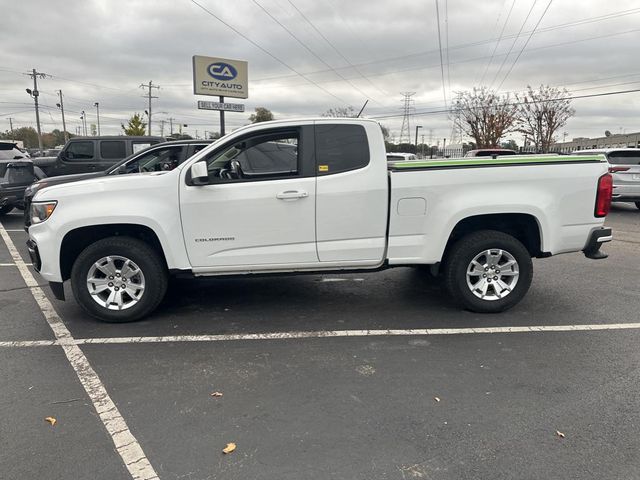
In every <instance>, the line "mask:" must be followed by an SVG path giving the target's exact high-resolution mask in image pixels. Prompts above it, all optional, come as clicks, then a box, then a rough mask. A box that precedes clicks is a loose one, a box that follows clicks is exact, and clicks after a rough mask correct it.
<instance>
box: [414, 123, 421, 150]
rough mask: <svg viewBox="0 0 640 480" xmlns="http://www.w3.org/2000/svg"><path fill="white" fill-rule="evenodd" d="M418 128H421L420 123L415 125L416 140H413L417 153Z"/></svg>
mask: <svg viewBox="0 0 640 480" xmlns="http://www.w3.org/2000/svg"><path fill="white" fill-rule="evenodd" d="M419 128H422V125H416V142H415V145H416V153H418V129H419Z"/></svg>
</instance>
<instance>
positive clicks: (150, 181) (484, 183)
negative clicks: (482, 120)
mask: <svg viewBox="0 0 640 480" xmlns="http://www.w3.org/2000/svg"><path fill="white" fill-rule="evenodd" d="M610 202H611V175H610V174H609V173H608V165H607V163H606V161H605V159H604V157H603V156H601V155H593V156H586V155H585V156H576V157H572V156H543V157H537V156H511V157H509V158H508V159H501V158H498V159H491V158H486V157H484V158H467V159H456V160H436V161H408V162H397V163H395V164H394V165H393V167H391V168H388V167H387V161H386V152H385V146H384V140H383V137H382V131H381V129H380V126H379V125H378V124H377V123H376V122H374V121H372V120H364V119H326V118H322V119H309V120H290V121H275V122H264V123H257V124H252V125H249V126H246V127H243V128H240V129H238V130H236V131H234V132H233V133H231V134H229V135H227V136H225V137H222V138H221V139H219V140H217V141H216V142H214V143H213V144H211V145H210V146H208V147H207V148H205V149H203V150H201V151H200V152H199V153H197V154H196V155H194V156H193V157H191V158H190V159H189V160H187V161H186V162H184V163H182V164H181V165H179V166H177V167H176V168H175V169H173V170H170V171H159V172H150V173H137V174H131V175H119V176H115V177H112V176H105V177H100V178H95V179H90V180H83V181H80V182H74V183H67V184H62V185H54V186H50V187H46V188H44V189H42V190H40V191H38V193H36V195H35V197H34V200H33V203H32V204H31V212H30V214H31V226H30V227H29V241H28V248H29V252H30V254H31V258H32V260H33V265H34V266H35V267H36V269H37V270H38V271H39V272H40V275H41V276H42V277H43V278H44V279H45V280H47V281H49V282H50V285H51V288H52V290H53V292H54V294H55V295H56V296H57V297H58V298H60V299H64V289H63V283H62V282H64V281H65V280H68V279H70V280H71V287H72V290H73V293H74V296H75V298H76V300H77V302H78V303H79V304H80V305H81V306H82V307H83V308H84V309H85V310H86V311H87V312H88V313H89V314H91V315H93V316H95V317H97V318H99V319H101V320H104V321H110V322H124V321H131V320H136V319H138V318H141V317H143V316H145V315H147V314H149V313H150V312H152V311H153V310H154V309H155V308H156V307H157V306H158V305H159V303H160V301H161V300H162V298H163V296H164V295H165V292H166V289H167V281H168V277H169V276H170V275H179V274H182V275H190V276H211V275H247V274H266V273H269V274H280V273H287V274H291V273H298V272H330V271H353V270H361V271H363V272H366V271H370V272H373V271H377V270H380V269H383V268H390V267H396V266H405V265H431V266H432V270H433V272H434V273H436V272H437V271H440V272H441V273H442V276H441V278H442V281H443V283H444V284H445V286H446V288H447V290H448V291H449V293H450V294H451V295H452V297H453V298H454V299H455V300H456V301H457V302H458V303H459V304H460V305H461V306H463V307H465V308H467V309H470V310H473V311H476V312H500V311H503V310H506V309H508V308H510V307H512V306H514V305H515V304H517V303H518V302H519V301H520V300H521V299H522V298H523V297H524V295H525V294H526V292H527V290H528V289H529V286H530V284H531V281H532V277H533V263H532V257H539V258H543V257H548V256H551V255H556V254H560V253H566V252H576V251H583V252H584V253H585V255H586V256H587V257H589V258H603V257H605V255H604V254H602V253H601V252H600V251H599V248H600V245H601V244H602V243H604V242H608V241H610V240H611V238H612V234H611V229H609V228H604V227H603V223H604V217H605V216H606V214H607V213H608V209H609V206H610Z"/></svg>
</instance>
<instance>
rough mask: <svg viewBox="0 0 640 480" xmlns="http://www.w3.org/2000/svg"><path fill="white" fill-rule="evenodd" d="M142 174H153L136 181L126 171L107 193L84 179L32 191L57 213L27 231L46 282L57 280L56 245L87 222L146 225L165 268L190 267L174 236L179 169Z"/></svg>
mask: <svg viewBox="0 0 640 480" xmlns="http://www.w3.org/2000/svg"><path fill="white" fill-rule="evenodd" d="M174 172H175V173H174ZM144 175H149V176H152V177H153V181H149V182H139V181H137V178H138V177H139V175H129V176H127V177H128V178H127V179H126V180H125V179H124V178H123V179H122V181H121V182H118V188H117V190H114V189H113V188H114V183H111V185H110V188H109V191H107V190H106V189H105V188H104V186H103V183H102V182H100V181H96V180H89V181H81V182H77V183H73V184H64V185H60V186H59V187H57V186H52V187H49V188H47V189H44V190H43V191H42V192H39V193H38V194H37V195H36V201H46V200H57V201H58V206H57V207H56V210H58V211H56V212H54V215H52V216H51V218H50V219H49V220H47V222H45V223H43V224H39V225H32V226H31V227H30V229H29V232H30V234H33V235H35V236H37V238H38V248H39V250H40V256H41V258H42V262H43V263H42V271H41V274H42V276H43V277H44V278H45V279H46V280H48V281H51V282H60V281H62V275H61V269H60V249H61V245H62V241H63V239H64V237H65V236H66V235H67V234H68V233H69V232H71V231H73V230H75V229H78V228H84V227H90V226H92V225H109V224H131V225H142V226H145V227H148V228H150V229H151V230H152V231H153V232H154V233H155V234H156V236H157V237H158V241H159V242H160V245H161V247H162V250H163V253H164V255H165V259H166V262H167V266H168V267H169V268H172V269H189V268H190V265H189V263H188V260H187V257H186V252H185V248H184V241H183V238H182V235H177V234H176V232H181V225H180V213H179V208H178V192H177V182H178V180H177V175H178V172H177V171H171V172H166V173H161V174H144ZM141 185H142V186H141ZM76 195H82V196H81V197H80V198H82V202H78V201H77V198H78V197H76ZM67 196H68V197H69V198H68V199H67V198H66V197H67ZM89 212H90V213H89Z"/></svg>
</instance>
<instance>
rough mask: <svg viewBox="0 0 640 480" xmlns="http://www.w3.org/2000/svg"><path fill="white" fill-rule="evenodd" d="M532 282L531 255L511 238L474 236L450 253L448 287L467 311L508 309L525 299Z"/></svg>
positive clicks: (487, 232) (490, 232) (487, 234)
mask: <svg viewBox="0 0 640 480" xmlns="http://www.w3.org/2000/svg"><path fill="white" fill-rule="evenodd" d="M532 279H533V262H532V261H531V255H530V254H529V252H528V251H527V249H526V248H525V247H524V245H522V243H521V242H520V241H519V240H517V239H516V238H514V237H512V236H511V235H507V234H505V233H502V232H497V231H493V230H483V231H479V232H474V233H471V234H469V235H467V236H465V237H463V238H462V239H460V240H458V241H457V242H456V243H455V244H454V245H453V247H452V248H451V250H450V252H448V254H447V261H446V262H445V266H444V280H445V286H446V288H447V291H448V292H449V294H450V295H451V296H452V297H453V299H454V300H455V301H456V302H457V303H459V304H461V305H462V306H463V307H464V308H466V309H468V310H471V311H473V312H479V313H496V312H502V311H504V310H508V309H509V308H511V307H513V306H514V305H516V304H517V303H518V302H519V301H520V300H522V298H523V297H524V296H525V294H526V293H527V291H528V290H529V287H530V286H531V280H532Z"/></svg>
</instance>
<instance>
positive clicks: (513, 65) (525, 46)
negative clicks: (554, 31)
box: [498, 0, 553, 90]
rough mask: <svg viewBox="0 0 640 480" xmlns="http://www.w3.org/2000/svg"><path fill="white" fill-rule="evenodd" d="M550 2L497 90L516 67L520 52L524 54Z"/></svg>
mask: <svg viewBox="0 0 640 480" xmlns="http://www.w3.org/2000/svg"><path fill="white" fill-rule="evenodd" d="M551 2H553V0H549V3H548V4H547V7H546V8H545V9H544V12H542V15H540V19H539V20H538V23H536V25H535V27H533V30H531V35H529V37H528V38H527V41H526V42H524V45H523V46H522V48H521V49H520V52H519V53H518V56H517V57H516V59H515V60H514V61H513V63H512V64H511V68H509V71H508V72H507V74H506V75H505V76H504V78H503V79H502V81H501V82H500V85H498V90H500V89H501V88H502V85H503V84H504V82H505V81H506V80H507V77H508V76H509V74H510V73H511V71H512V70H513V67H515V66H516V63H518V60H519V59H520V56H521V55H522V52H524V50H525V48H527V45H529V40H531V37H533V34H534V33H535V32H536V29H537V28H538V25H540V22H542V19H543V18H544V16H545V15H546V14H547V10H549V7H550V6H551Z"/></svg>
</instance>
